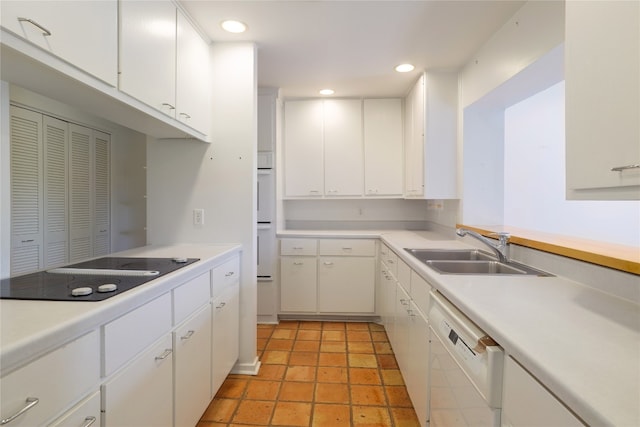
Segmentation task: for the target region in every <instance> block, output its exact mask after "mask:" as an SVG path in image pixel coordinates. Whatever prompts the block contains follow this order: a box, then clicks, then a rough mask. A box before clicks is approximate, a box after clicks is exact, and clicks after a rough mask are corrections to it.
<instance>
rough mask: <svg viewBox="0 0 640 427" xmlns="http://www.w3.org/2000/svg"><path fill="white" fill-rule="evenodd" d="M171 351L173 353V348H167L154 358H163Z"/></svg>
mask: <svg viewBox="0 0 640 427" xmlns="http://www.w3.org/2000/svg"><path fill="white" fill-rule="evenodd" d="M171 353H173V350H172V349H170V348H168V349H166V350H165V351H164V352H163V353H162V354H161V355H160V356H156V360H164V359H166V358H167V357H169V355H170V354H171Z"/></svg>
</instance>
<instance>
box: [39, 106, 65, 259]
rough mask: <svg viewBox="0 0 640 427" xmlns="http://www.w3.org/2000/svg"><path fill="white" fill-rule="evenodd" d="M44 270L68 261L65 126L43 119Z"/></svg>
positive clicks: (55, 120) (56, 121)
mask: <svg viewBox="0 0 640 427" xmlns="http://www.w3.org/2000/svg"><path fill="white" fill-rule="evenodd" d="M43 125H44V266H45V267H51V266H54V265H62V264H65V263H67V262H68V261H69V250H68V241H69V225H68V203H67V194H68V191H67V164H68V124H67V122H63V121H62V120H58V119H54V118H52V117H49V116H44V118H43Z"/></svg>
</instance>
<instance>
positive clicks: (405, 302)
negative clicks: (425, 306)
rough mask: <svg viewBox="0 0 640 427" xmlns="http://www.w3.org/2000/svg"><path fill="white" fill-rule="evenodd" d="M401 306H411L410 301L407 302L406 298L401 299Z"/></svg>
mask: <svg viewBox="0 0 640 427" xmlns="http://www.w3.org/2000/svg"><path fill="white" fill-rule="evenodd" d="M400 304H402V305H409V301H408V300H406V299H404V298H401V299H400Z"/></svg>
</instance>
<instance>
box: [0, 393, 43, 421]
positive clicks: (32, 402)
mask: <svg viewBox="0 0 640 427" xmlns="http://www.w3.org/2000/svg"><path fill="white" fill-rule="evenodd" d="M38 402H40V399H38V398H37V397H27V399H26V400H25V403H26V405H25V406H24V407H23V408H22V409H20V410H19V411H18V412H16V413H15V414H13V415H11V416H10V417H9V418H4V419H2V420H0V425H5V424H9V423H10V422H11V421H13V420H15V419H16V418H18V417H19V416H20V415H22V414H24V413H25V412H27V411H28V410H29V409H31V408H33V407H34V406H36V405H37V404H38Z"/></svg>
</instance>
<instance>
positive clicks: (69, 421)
mask: <svg viewBox="0 0 640 427" xmlns="http://www.w3.org/2000/svg"><path fill="white" fill-rule="evenodd" d="M100 419H101V414H100V392H99V391H96V392H95V393H93V394H92V395H91V396H89V397H87V398H86V399H84V400H83V401H82V402H80V403H78V404H77V405H76V406H74V407H73V408H71V409H70V410H68V411H67V412H66V413H65V414H64V415H63V416H62V417H60V418H58V419H57V420H55V421H54V423H53V424H49V427H79V426H85V425H87V424H88V423H89V422H91V420H95V421H93V424H92V425H94V426H96V427H98V426H100V425H101V421H100Z"/></svg>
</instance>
